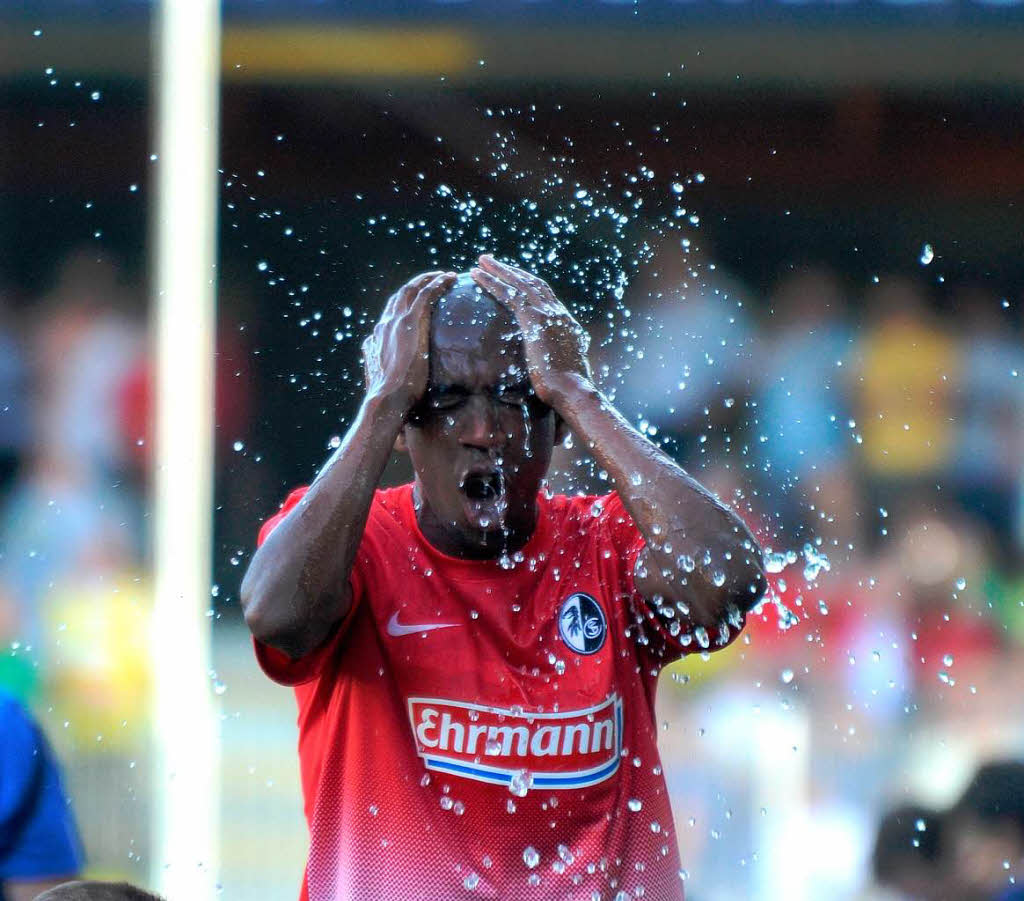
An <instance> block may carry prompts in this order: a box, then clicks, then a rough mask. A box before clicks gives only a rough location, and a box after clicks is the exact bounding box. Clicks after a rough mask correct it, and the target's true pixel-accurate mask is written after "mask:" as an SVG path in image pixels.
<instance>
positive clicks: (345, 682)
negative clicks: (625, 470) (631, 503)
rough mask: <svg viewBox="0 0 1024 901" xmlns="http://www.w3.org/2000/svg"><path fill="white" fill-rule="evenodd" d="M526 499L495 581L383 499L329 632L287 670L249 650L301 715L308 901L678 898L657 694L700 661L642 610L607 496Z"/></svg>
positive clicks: (396, 497)
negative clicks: (531, 502) (523, 527)
mask: <svg viewBox="0 0 1024 901" xmlns="http://www.w3.org/2000/svg"><path fill="white" fill-rule="evenodd" d="M304 493H305V489H297V490H296V491H293V492H292V493H291V495H290V496H289V497H288V500H287V502H286V503H285V505H284V507H283V508H282V509H281V511H280V512H279V513H278V514H277V515H276V516H274V517H273V518H272V519H270V520H269V521H268V522H267V523H266V524H265V525H264V526H263V528H262V529H261V531H260V541H262V540H263V538H265V537H266V535H267V533H268V532H269V531H270V530H271V529H272V528H273V527H274V526H275V525H276V524H277V523H278V522H279V521H280V520H281V519H282V518H283V517H284V516H285V515H287V513H288V511H289V510H290V509H292V508H293V507H294V506H295V505H296V504H297V503H299V501H300V500H301V498H302V496H303V494H304ZM538 504H539V516H538V520H537V528H536V530H535V532H534V533H533V535H532V536H531V537H530V540H529V541H528V542H527V544H526V545H525V546H524V547H523V548H522V549H521V550H520V551H519V552H517V553H516V554H515V557H514V559H513V560H512V561H508V560H506V561H505V566H504V567H503V565H502V563H501V562H500V561H497V560H486V561H481V560H465V559H460V558H455V557H450V556H447V555H446V554H443V553H441V552H440V551H438V550H437V549H436V548H434V547H433V546H432V545H431V544H430V543H429V542H428V541H427V540H426V538H424V536H423V534H422V532H421V531H420V529H419V526H418V524H417V522H416V515H415V511H414V508H413V501H412V486H411V485H404V486H401V487H399V488H392V489H388V490H383V491H378V492H377V493H376V494H375V496H374V499H373V504H372V506H371V508H370V514H369V518H368V520H367V524H366V530H365V533H364V535H363V539H362V542H361V543H360V546H359V551H358V554H357V558H356V561H355V565H354V567H353V570H352V574H351V576H350V584H351V588H352V597H353V605H352V610H351V611H350V613H349V614H348V616H347V617H346V618H345V620H344V622H342V624H341V625H340V627H339V628H338V630H337V631H336V632H335V633H334V635H333V636H332V637H331V638H330V639H329V640H328V641H327V642H325V644H324V645H323V646H322V647H320V648H319V649H318V650H316V651H314V652H313V653H311V654H309V655H308V656H306V657H304V658H302V659H300V660H296V661H292V660H290V659H289V658H288V657H287V656H286V655H285V654H282V653H281V652H279V651H276V650H274V649H273V648H270V647H267V646H265V645H262V644H259V643H257V645H256V651H257V656H258V658H259V662H260V665H261V666H262V667H263V669H264V671H265V672H266V673H267V675H269V676H270V677H271V678H272V679H274V680H275V681H277V682H280V683H282V684H286V685H294V686H295V694H296V697H297V700H298V706H299V758H300V765H301V770H302V787H303V795H304V801H305V814H306V819H307V821H308V824H309V832H310V851H309V859H308V862H307V865H306V874H305V881H304V884H303V889H302V895H301V898H302V899H303V901H305V899H307V898H308V899H310V901H341V899H346V901H347V899H356V901H363V899H376V898H381V899H438V901H440V899H451V898H459V897H466V898H472V897H478V898H501V899H506V901H519V899H523V901H526V899H573V901H576V899H581V901H583V899H585V901H592V899H594V898H600V899H615V898H620V899H625V898H636V897H641V896H642V897H644V898H646V899H647V901H663V899H680V898H682V895H683V889H682V883H681V879H680V875H679V870H680V864H679V858H678V850H677V837H676V832H675V828H674V826H673V822H672V814H671V811H670V808H669V798H668V793H667V791H666V787H665V780H664V777H663V775H662V770H661V762H660V759H659V757H658V749H657V742H656V739H657V726H656V723H655V719H654V692H655V685H656V681H657V675H658V671H659V669H660V668H661V666H662V665H663V664H664V663H667V662H668V661H670V660H671V659H674V658H676V657H678V656H680V655H681V654H683V653H686V651H687V650H700V648H699V646H698V644H697V642H696V641H693V640H692V639H690V637H689V636H684V635H683V633H682V632H681V631H680V634H679V637H675V638H674V637H672V636H671V635H670V634H669V630H667V629H666V628H665V627H664V625H663V624H662V623H661V621H660V620H658V619H656V618H655V617H654V616H653V615H652V613H651V612H650V611H649V608H648V607H647V605H646V603H645V602H644V601H643V599H642V598H641V597H640V596H639V595H638V593H637V591H636V588H635V586H634V583H633V568H634V565H635V563H636V559H637V555H638V554H639V553H640V551H641V549H642V548H643V546H644V542H643V539H642V537H641V536H640V533H639V532H638V530H637V528H636V526H635V525H634V524H633V521H632V520H631V518H630V517H629V515H628V514H627V513H626V511H625V509H624V508H623V506H622V503H621V501H620V500H619V498H618V496H617V495H616V494H610V495H607V496H605V497H571V498H570V497H565V496H560V495H556V496H554V497H550V498H549V497H547V496H545V495H544V494H543V493H542V494H540V495H539V496H538ZM510 563H511V564H512V565H509V564H510ZM506 567H507V568H506ZM731 637H735V634H733V635H732V636H731ZM711 645H712V649H713V648H714V647H715V643H714V639H712V643H711Z"/></svg>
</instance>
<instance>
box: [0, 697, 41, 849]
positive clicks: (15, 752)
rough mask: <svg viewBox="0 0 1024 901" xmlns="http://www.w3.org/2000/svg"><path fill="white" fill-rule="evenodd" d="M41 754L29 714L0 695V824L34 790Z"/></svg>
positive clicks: (12, 701)
mask: <svg viewBox="0 0 1024 901" xmlns="http://www.w3.org/2000/svg"><path fill="white" fill-rule="evenodd" d="M43 751H44V748H43V744H42V735H41V734H40V732H39V729H38V728H37V727H36V724H35V722H33V720H32V717H31V716H30V715H29V713H28V711H27V710H25V708H24V707H22V706H21V704H20V703H18V701H16V700H15V699H14V698H12V697H10V696H9V695H5V694H0V825H2V824H3V823H4V822H5V821H6V820H7V819H8V818H9V817H10V816H13V815H14V813H15V812H16V811H17V810H19V809H20V808H21V806H22V804H23V801H24V797H25V795H26V794H27V793H31V792H32V791H33V786H34V784H35V783H36V782H37V781H38V770H39V766H40V764H41V763H42V762H43V754H42V753H41V752H43ZM0 832H2V830H0Z"/></svg>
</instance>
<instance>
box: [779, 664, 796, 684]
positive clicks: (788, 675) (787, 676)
mask: <svg viewBox="0 0 1024 901" xmlns="http://www.w3.org/2000/svg"><path fill="white" fill-rule="evenodd" d="M779 678H780V679H782V681H783V683H784V684H786V685H789V683H790V682H792V681H793V670H791V669H789V667H786V669H784V670H783V671H782V672H781V673H780V674H779Z"/></svg>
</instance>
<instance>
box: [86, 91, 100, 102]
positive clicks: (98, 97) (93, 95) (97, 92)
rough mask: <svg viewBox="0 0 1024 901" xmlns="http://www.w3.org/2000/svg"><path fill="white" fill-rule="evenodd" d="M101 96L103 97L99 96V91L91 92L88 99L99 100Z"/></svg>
mask: <svg viewBox="0 0 1024 901" xmlns="http://www.w3.org/2000/svg"><path fill="white" fill-rule="evenodd" d="M101 96H103V95H102V94H100V92H99V91H93V92H92V93H91V94H90V95H89V97H90V99H92V100H99V99H100V97H101Z"/></svg>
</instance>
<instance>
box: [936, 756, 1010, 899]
mask: <svg viewBox="0 0 1024 901" xmlns="http://www.w3.org/2000/svg"><path fill="white" fill-rule="evenodd" d="M949 821H950V830H949V831H950V844H951V853H952V862H953V866H954V867H955V870H956V877H957V880H958V882H959V883H960V886H961V893H962V895H963V897H964V898H970V897H974V896H975V894H974V893H976V895H977V897H986V898H987V897H990V896H991V893H992V892H994V891H996V890H997V889H1002V888H1005V887H1006V885H1007V879H1008V877H1009V875H1011V874H1012V873H1017V878H1018V879H1019V878H1020V875H1019V870H1018V867H1019V865H1020V863H1021V860H1022V859H1024V763H1018V762H1016V761H999V762H993V763H987V764H985V765H984V766H982V767H981V768H979V770H978V771H977V773H975V775H974V778H973V779H972V780H971V783H970V785H968V786H967V788H966V789H965V790H964V793H963V795H962V796H961V797H960V800H959V801H957V803H956V804H955V805H954V806H953V809H952V810H951V811H950V812H949ZM1007 864H1008V865H1009V868H1010V869H1009V870H1008V869H1007Z"/></svg>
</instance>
